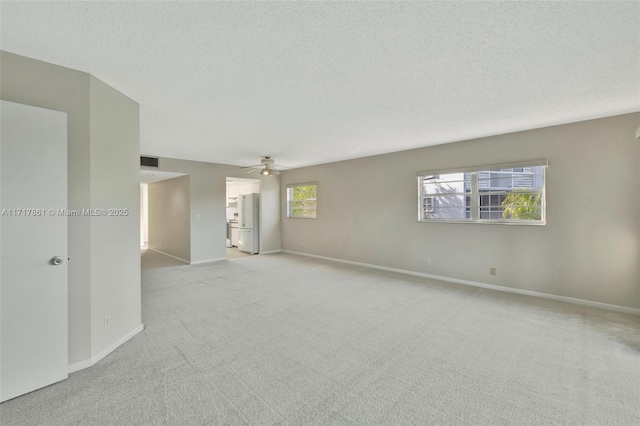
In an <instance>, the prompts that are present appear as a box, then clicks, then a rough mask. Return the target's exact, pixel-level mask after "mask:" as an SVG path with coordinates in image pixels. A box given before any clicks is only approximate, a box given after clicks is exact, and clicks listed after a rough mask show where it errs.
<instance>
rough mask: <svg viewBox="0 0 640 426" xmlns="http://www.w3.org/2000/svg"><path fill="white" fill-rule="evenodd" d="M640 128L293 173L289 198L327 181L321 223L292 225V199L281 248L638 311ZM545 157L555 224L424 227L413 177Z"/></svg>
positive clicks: (523, 137) (568, 130)
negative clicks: (300, 188) (302, 187)
mask: <svg viewBox="0 0 640 426" xmlns="http://www.w3.org/2000/svg"><path fill="white" fill-rule="evenodd" d="M639 120H640V114H637V113H636V114H626V115H621V116H617V117H610V118H604V119H599V120H591V121H585V122H580V123H574V124H567V125H562V126H555V127H549V128H544V129H538V130H531V131H526V132H519V133H513V134H508V135H501V136H495V137H488V138H483V139H478V140H473V141H465V142H459V143H453V144H447V145H439V146H433V147H428V148H422V149H416V150H411V151H404V152H397V153H393V154H386V155H379V156H374V157H368V158H362V159H357V160H351V161H343V162H337V163H331V164H325V165H319V166H314V167H307V168H302V169H296V170H291V171H285V172H284V173H283V174H282V176H281V190H282V191H283V194H285V186H286V185H287V184H292V183H303V182H317V183H318V218H317V219H315V220H307V219H287V218H285V217H284V215H285V212H286V208H285V207H286V206H285V202H286V200H285V197H283V200H282V204H281V207H282V215H283V219H282V220H283V222H282V248H283V249H284V250H291V251H298V252H304V253H308V254H314V255H319V256H326V257H331V258H338V259H344V260H350V261H356V262H362V263H369V264H375V265H380V266H386V267H391V268H398V269H404V270H409V271H414V272H420V273H426V274H433V275H439V276H444V277H449V278H455V279H461V280H468V281H475V282H480V283H487V284H493V285H499V286H505V287H511V288H516V289H524V290H529V291H535V292H541V293H547V294H553V295H558V296H565V297H572V298H578V299H583V300H588V301H595V302H600V303H606V304H612V305H618V306H623V307H630V308H640V273H639V269H638V263H639V262H638V260H639V259H640V249H639V246H640V223H639V221H638V217H640V211H639V210H640V207H639V205H640V183H639V179H638V163H639V158H640V143H639V142H638V141H636V140H635V139H634V130H635V128H637V125H638V122H639ZM539 158H548V159H549V164H550V166H549V168H548V170H547V204H548V208H547V225H546V226H507V225H486V224H454V223H419V222H418V221H417V211H418V199H417V198H418V197H417V181H416V178H415V177H414V174H415V172H416V171H419V170H429V169H451V168H455V167H464V166H473V165H484V164H498V163H507V162H514V161H519V160H531V159H539ZM427 259H430V260H431V266H427V262H426V260H427ZM490 267H495V268H497V275H496V276H491V275H490V274H489V268H490Z"/></svg>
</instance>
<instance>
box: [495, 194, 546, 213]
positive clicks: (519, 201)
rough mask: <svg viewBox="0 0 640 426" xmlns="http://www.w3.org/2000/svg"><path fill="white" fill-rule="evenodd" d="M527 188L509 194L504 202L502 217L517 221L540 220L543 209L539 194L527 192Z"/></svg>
mask: <svg viewBox="0 0 640 426" xmlns="http://www.w3.org/2000/svg"><path fill="white" fill-rule="evenodd" d="M525 191H527V189H526V188H517V189H514V190H513V192H511V193H509V194H507V196H506V197H505V199H504V201H502V207H503V208H504V210H503V211H502V217H503V218H504V219H516V220H540V219H541V218H542V213H541V212H542V207H541V205H540V196H541V194H539V193H534V194H532V193H530V192H525Z"/></svg>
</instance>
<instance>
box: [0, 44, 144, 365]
mask: <svg viewBox="0 0 640 426" xmlns="http://www.w3.org/2000/svg"><path fill="white" fill-rule="evenodd" d="M0 55H1V56H0V67H1V73H2V80H1V81H0V83H1V84H0V88H1V91H0V98H1V99H3V100H7V101H11V102H17V103H22V104H26V105H33V106H37V107H42V108H47V109H52V110H57V111H63V112H66V113H67V117H68V135H67V137H68V146H67V148H68V152H67V157H68V194H69V198H68V200H69V206H68V207H69V209H83V208H84V209H86V208H95V207H102V206H105V207H109V208H111V207H114V208H115V207H124V208H129V209H130V215H129V216H128V217H127V218H91V217H69V222H68V226H69V257H70V259H71V260H70V262H69V363H70V364H76V363H85V362H87V361H88V360H90V359H91V358H92V357H93V356H95V355H97V354H98V353H99V352H100V350H101V349H100V348H104V347H106V346H109V345H111V344H113V343H115V342H116V341H118V340H119V339H120V338H122V337H124V334H126V333H124V330H125V329H127V328H129V330H127V332H128V331H131V328H135V327H137V326H139V325H140V255H139V243H138V235H139V228H138V227H139V218H138V209H139V198H138V197H139V182H140V175H139V171H138V169H139V167H138V164H139V160H138V156H139V137H138V135H139V129H138V114H139V112H138V105H137V104H136V103H135V102H133V101H131V100H130V99H128V98H126V97H125V96H123V95H122V94H120V93H118V92H117V91H115V90H113V89H111V88H110V87H108V86H107V85H105V84H104V83H102V82H100V81H99V80H97V79H93V80H92V78H91V76H90V75H89V74H86V73H83V72H80V71H75V70H72V69H69V68H64V67H60V66H57V65H53V64H49V63H46V62H42V61H37V60H34V59H30V58H26V57H24V56H19V55H15V54H12V53H8V52H4V51H3V52H0ZM92 95H93V96H94V98H93V100H92V99H91V97H92ZM91 112H93V113H94V114H95V117H91ZM92 125H93V126H94V127H93V128H92ZM134 174H135V176H134ZM103 225H104V228H103V227H102V226H103ZM114 265H115V266H117V267H114ZM114 269H115V271H114ZM102 273H104V274H105V275H104V276H101V274H102ZM92 293H94V294H92ZM100 295H106V297H107V299H106V300H104V301H101V300H100V299H99V298H100ZM120 310H121V311H120ZM106 311H108V312H111V313H114V312H116V314H115V315H116V316H117V317H116V318H113V322H112V326H111V327H110V329H109V331H108V332H107V331H106V330H104V327H102V318H99V316H100V315H102V314H103V313H104V312H106ZM117 312H122V315H120V314H117ZM98 320H100V321H98ZM119 333H123V334H121V335H117V334H119ZM92 341H93V343H92Z"/></svg>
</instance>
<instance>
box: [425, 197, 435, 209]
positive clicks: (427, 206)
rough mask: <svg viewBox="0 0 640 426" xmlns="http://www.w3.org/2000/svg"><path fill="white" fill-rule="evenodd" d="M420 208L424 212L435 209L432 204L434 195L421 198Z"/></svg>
mask: <svg viewBox="0 0 640 426" xmlns="http://www.w3.org/2000/svg"><path fill="white" fill-rule="evenodd" d="M422 208H423V209H424V212H425V213H433V212H435V211H436V207H435V205H434V197H424V198H423V199H422Z"/></svg>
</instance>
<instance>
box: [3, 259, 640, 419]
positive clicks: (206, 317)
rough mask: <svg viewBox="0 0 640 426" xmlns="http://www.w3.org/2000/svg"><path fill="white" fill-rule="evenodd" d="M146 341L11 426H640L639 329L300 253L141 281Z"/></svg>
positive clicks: (13, 408)
mask: <svg viewBox="0 0 640 426" xmlns="http://www.w3.org/2000/svg"><path fill="white" fill-rule="evenodd" d="M143 320H144V323H145V326H146V329H145V330H144V331H143V332H142V333H141V334H139V335H138V336H136V337H135V338H134V339H132V340H131V341H130V342H128V343H126V344H125V345H123V346H122V347H120V348H119V349H118V350H117V351H115V352H114V353H113V354H111V355H109V356H108V357H106V358H105V359H104V360H103V361H101V362H100V363H98V364H97V365H95V366H94V367H92V368H89V369H87V370H83V371H80V372H78V373H75V374H72V375H71V376H70V377H69V379H68V380H66V381H64V382H61V383H59V384H56V385H53V386H49V387H47V388H45V389H42V390H39V391H36V392H33V393H31V394H28V395H25V396H22V397H19V398H17V399H14V400H12V401H9V402H7V403H4V404H2V405H0V415H1V417H0V419H1V423H2V425H30V424H65V425H70V424H87V425H90V424H118V425H151V424H171V425H197V424H210V425H222V424H231V425H241V424H256V425H276V424H278V425H305V424H313V425H375V424H385V425H426V424H434V425H464V424H480V425H501V424H504V425H507V424H509V425H552V424H563V425H564V424H567V425H637V424H640V404H639V401H640V318H638V317H635V316H631V315H625V314H618V313H612V312H607V311H602V310H599V309H594V308H587V307H583V306H576V305H570V304H565V303H561V302H554V301H549V300H543V299H537V298H532V297H527V296H519V295H513V294H508V293H500V292H494V291H490V290H484V289H479V288H473V287H466V286H460V285H454V284H448V283H443V282H437V281H431V280H426V279H422V278H416V277H411V276H404V275H400V274H393V273H385V272H381V271H376V270H370V269H364V268H360V267H351V266H345V265H340V264H332V263H329V262H325V261H320V260H316V259H309V258H305V257H299V256H294V255H287V254H272V255H260V256H251V257H246V258H242V259H234V260H229V261H224V262H219V263H214V264H205V265H197V266H169V267H164V268H157V269H145V270H144V272H143Z"/></svg>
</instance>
